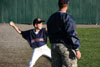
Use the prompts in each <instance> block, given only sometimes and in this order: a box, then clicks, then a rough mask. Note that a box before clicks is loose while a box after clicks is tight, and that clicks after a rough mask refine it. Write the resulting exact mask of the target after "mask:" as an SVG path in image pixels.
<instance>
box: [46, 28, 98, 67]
mask: <svg viewBox="0 0 100 67" xmlns="http://www.w3.org/2000/svg"><path fill="white" fill-rule="evenodd" d="M77 32H78V37H79V39H80V43H81V48H80V51H81V53H82V58H81V59H80V60H78V67H100V28H77ZM48 46H49V47H50V43H49V42H48Z"/></svg>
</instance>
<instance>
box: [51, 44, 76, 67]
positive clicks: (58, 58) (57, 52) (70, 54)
mask: <svg viewBox="0 0 100 67" xmlns="http://www.w3.org/2000/svg"><path fill="white" fill-rule="evenodd" d="M64 45H66V44H63V43H53V44H51V54H52V67H77V58H76V54H75V51H74V50H72V49H71V47H70V46H68V45H66V46H64Z"/></svg>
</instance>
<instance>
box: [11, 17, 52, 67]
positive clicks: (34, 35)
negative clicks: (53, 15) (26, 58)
mask: <svg viewBox="0 0 100 67" xmlns="http://www.w3.org/2000/svg"><path fill="white" fill-rule="evenodd" d="M42 22H45V21H44V20H41V19H40V18H36V19H34V21H33V26H34V29H31V30H27V31H21V30H20V29H19V28H18V27H17V26H16V25H15V24H14V23H13V22H10V25H11V26H12V27H13V28H14V29H15V30H16V31H17V32H18V33H19V34H21V35H22V37H23V38H24V39H25V40H27V41H28V43H29V45H30V47H32V48H33V52H32V58H31V60H30V62H29V64H28V67H33V66H34V65H35V62H36V61H37V60H38V58H39V57H40V56H42V55H45V56H47V57H49V58H51V50H50V49H49V48H48V47H47V45H46V44H47V31H46V29H45V28H42Z"/></svg>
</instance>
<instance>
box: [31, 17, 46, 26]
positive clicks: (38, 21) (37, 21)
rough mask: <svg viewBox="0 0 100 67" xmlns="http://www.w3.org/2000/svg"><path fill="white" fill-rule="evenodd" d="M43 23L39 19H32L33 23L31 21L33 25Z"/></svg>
mask: <svg viewBox="0 0 100 67" xmlns="http://www.w3.org/2000/svg"><path fill="white" fill-rule="evenodd" d="M43 22H45V20H41V19H40V18H36V19H34V21H33V25H35V24H39V23H43Z"/></svg>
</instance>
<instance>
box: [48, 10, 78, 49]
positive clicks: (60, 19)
mask: <svg viewBox="0 0 100 67" xmlns="http://www.w3.org/2000/svg"><path fill="white" fill-rule="evenodd" d="M47 28H48V35H49V39H50V42H51V43H65V44H66V45H71V46H72V48H73V49H79V48H80V40H79V39H78V37H77V33H76V25H75V21H74V19H73V17H72V16H71V15H69V14H68V13H64V12H61V11H58V12H56V13H54V14H53V15H51V17H50V18H49V20H48V22H47Z"/></svg>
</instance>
